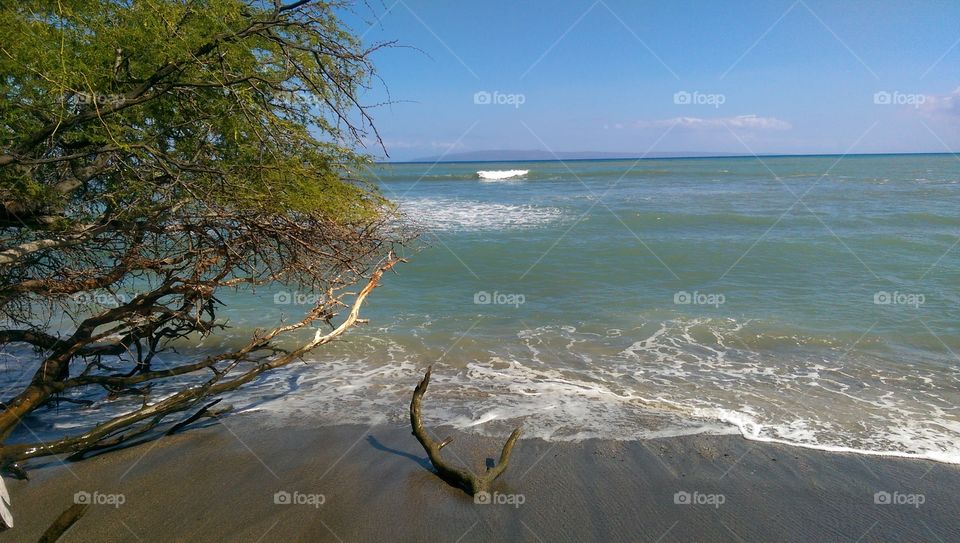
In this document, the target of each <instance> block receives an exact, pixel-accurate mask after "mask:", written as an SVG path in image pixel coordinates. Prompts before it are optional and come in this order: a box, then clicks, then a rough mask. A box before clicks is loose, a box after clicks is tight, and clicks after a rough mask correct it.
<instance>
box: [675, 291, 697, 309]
mask: <svg viewBox="0 0 960 543" xmlns="http://www.w3.org/2000/svg"><path fill="white" fill-rule="evenodd" d="M692 302H693V296H692V295H691V294H690V293H689V292H687V291H685V290H681V291H680V292H677V293H676V294H674V295H673V303H675V304H677V305H690V304H691V303H692Z"/></svg>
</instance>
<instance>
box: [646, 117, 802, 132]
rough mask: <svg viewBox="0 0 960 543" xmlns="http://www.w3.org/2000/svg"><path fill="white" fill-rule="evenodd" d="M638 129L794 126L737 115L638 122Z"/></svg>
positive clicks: (747, 128) (750, 128) (769, 128)
mask: <svg viewBox="0 0 960 543" xmlns="http://www.w3.org/2000/svg"><path fill="white" fill-rule="evenodd" d="M633 126H635V127H636V128H666V127H670V126H674V127H677V128H687V129H690V130H717V129H721V130H723V129H725V128H729V129H741V130H790V129H791V128H793V125H791V124H790V123H788V122H787V121H783V120H780V119H777V118H776V117H760V116H758V115H737V116H736V117H712V118H703V117H674V118H672V119H661V120H658V121H638V122H636V123H634V125H633Z"/></svg>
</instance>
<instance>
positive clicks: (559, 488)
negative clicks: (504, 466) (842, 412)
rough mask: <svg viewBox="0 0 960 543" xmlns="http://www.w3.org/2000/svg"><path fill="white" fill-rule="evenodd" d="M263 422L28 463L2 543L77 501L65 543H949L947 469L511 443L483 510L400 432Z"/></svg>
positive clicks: (774, 450) (704, 445) (241, 419)
mask: <svg viewBox="0 0 960 543" xmlns="http://www.w3.org/2000/svg"><path fill="white" fill-rule="evenodd" d="M272 422H273V421H270V420H269V419H267V418H265V417H258V416H254V415H253V414H248V415H242V416H233V417H228V418H226V419H225V420H223V421H219V422H210V423H208V424H207V425H206V426H205V427H203V428H193V429H190V430H187V431H185V432H182V433H180V434H177V435H174V436H171V437H167V438H162V439H160V440H157V441H152V442H149V443H144V444H140V445H135V446H132V447H129V448H127V449H123V450H119V451H113V452H110V453H106V454H101V455H99V456H95V457H92V458H90V459H87V460H84V461H81V462H75V463H66V464H63V463H60V462H59V461H58V460H56V459H45V460H44V459H41V460H40V461H39V462H34V463H32V464H30V465H29V466H28V467H30V468H32V469H31V470H30V471H29V473H30V476H31V479H32V480H31V481H15V480H10V479H7V486H8V489H9V491H10V494H11V498H12V502H13V504H12V505H13V512H14V516H15V519H16V527H15V528H14V529H13V530H8V531H6V532H4V533H2V534H0V541H29V540H36V539H37V538H38V537H39V535H40V534H41V533H42V532H43V530H44V529H45V528H46V527H47V526H48V525H49V524H50V523H51V522H52V521H53V519H54V518H56V516H57V515H58V514H59V513H60V512H61V511H63V510H64V509H66V508H67V507H68V506H69V505H71V504H72V503H73V501H74V495H75V493H77V492H86V493H88V494H89V495H90V496H91V497H92V498H91V499H92V501H94V502H99V503H95V504H94V505H92V506H91V507H90V509H89V511H88V513H87V515H86V516H85V517H84V518H82V519H81V520H80V521H79V522H78V523H77V524H76V525H75V526H74V527H73V528H72V529H71V530H70V531H69V532H67V533H66V534H65V536H64V537H63V539H62V541H140V540H142V541H221V540H229V541H307V540H309V541H383V540H388V541H394V540H396V541H421V540H427V539H428V538H429V540H438V541H448V540H449V541H458V540H459V541H464V542H466V541H489V540H494V539H496V540H509V541H582V540H605V541H628V540H629V541H691V540H697V541H773V540H777V541H810V540H827V541H847V540H849V541H857V540H859V541H888V540H909V541H927V540H929V541H956V540H960V525H958V523H957V522H956V518H958V516H960V498H958V497H957V495H956V490H955V489H956V488H957V487H958V484H960V466H956V465H951V464H944V463H938V462H933V461H927V460H914V459H903V458H895V457H878V456H863V455H857V454H851V453H831V452H823V451H818V450H813V449H804V448H798V447H795V446H791V445H780V444H772V443H763V442H757V441H749V440H747V439H744V438H743V437H741V436H739V435H725V436H715V435H693V436H682V437H669V438H656V439H650V440H645V441H611V440H600V439H591V440H586V441H581V442H547V441H543V440H540V439H523V438H521V440H520V441H519V442H518V444H517V446H516V449H515V451H514V454H513V458H512V460H511V465H510V467H509V469H508V470H507V471H506V472H505V473H504V475H503V476H502V477H501V478H500V479H499V480H498V481H497V482H496V483H495V484H494V486H493V489H492V490H493V492H494V493H493V494H492V496H491V501H492V502H494V503H491V504H476V503H474V500H473V499H472V498H471V497H469V496H467V495H466V494H464V493H463V492H462V491H460V490H457V489H454V488H452V487H449V486H448V485H446V484H445V483H443V482H442V481H440V479H439V478H437V477H436V476H435V475H434V474H433V473H431V472H430V471H429V464H428V463H427V461H426V455H425V453H424V451H423V450H422V449H421V448H420V446H419V444H418V443H417V442H416V440H415V439H414V438H413V436H411V435H410V431H409V427H407V426H400V425H377V426H372V427H369V426H360V425H341V426H327V427H318V428H307V427H305V426H303V425H302V424H298V425H295V426H277V425H275V424H271V423H272ZM427 424H428V427H430V426H431V424H430V422H428V423H427ZM435 429H436V430H437V434H442V435H444V436H446V435H453V436H454V437H455V440H454V442H453V443H452V444H451V445H450V446H449V447H448V448H445V449H444V455H445V458H447V459H448V460H450V461H451V462H456V463H457V464H460V465H467V464H469V467H470V468H471V469H482V466H483V464H484V461H485V459H487V458H493V457H496V456H497V455H498V454H499V448H500V446H501V445H502V439H505V437H506V436H505V435H504V436H503V438H499V439H498V438H486V437H480V436H476V435H472V434H464V433H462V432H458V431H456V430H449V429H448V428H443V427H435ZM448 430H449V431H448ZM278 493H281V494H279V495H278ZM282 493H286V494H282ZM884 493H886V494H884ZM121 496H122V498H121ZM278 496H279V497H278ZM885 500H886V501H888V502H889V503H883V502H884V501H885ZM277 501H280V502H281V503H275V502H277ZM284 501H286V502H289V503H283V502H284ZM118 502H122V503H118ZM878 502H879V503H878Z"/></svg>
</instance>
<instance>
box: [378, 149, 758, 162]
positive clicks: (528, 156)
mask: <svg viewBox="0 0 960 543" xmlns="http://www.w3.org/2000/svg"><path fill="white" fill-rule="evenodd" d="M640 156H644V157H645V158H691V157H722V156H751V155H749V154H747V153H721V152H675V153H648V154H646V155H644V154H643V153H636V154H631V153H609V152H599V151H563V152H558V153H551V152H550V151H544V150H541V149H529V150H507V149H502V150H490V151H469V152H465V153H448V154H446V155H436V156H427V157H420V158H415V159H413V160H403V161H397V162H496V161H503V162H519V161H524V160H597V159H616V158H623V159H635V158H637V157H640Z"/></svg>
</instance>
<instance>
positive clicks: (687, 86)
mask: <svg viewBox="0 0 960 543" xmlns="http://www.w3.org/2000/svg"><path fill="white" fill-rule="evenodd" d="M344 21H345V22H346V23H347V24H348V25H349V26H350V27H351V28H352V30H353V31H354V33H355V34H356V35H358V36H361V38H362V41H363V43H364V44H365V45H373V44H376V43H378V42H385V41H392V42H396V45H395V46H393V47H390V48H386V49H382V50H379V51H377V52H376V53H375V54H374V55H373V61H374V63H375V65H376V67H377V70H378V77H379V79H378V80H375V81H374V82H373V88H372V89H370V90H369V91H367V92H366V93H365V95H364V100H365V103H367V104H383V105H379V106H377V107H374V108H373V109H372V110H371V113H372V114H373V117H374V119H375V122H376V125H377V128H378V130H379V132H380V134H381V136H382V138H383V140H384V143H385V145H386V150H387V153H389V158H390V159H391V160H412V159H416V158H421V157H428V156H432V157H438V156H440V157H442V156H447V155H451V154H456V153H464V152H471V151H482V150H492V149H510V150H527V149H539V150H545V151H549V152H574V151H594V152H610V153H622V154H623V156H631V157H634V156H643V155H645V154H648V153H649V154H656V153H668V152H709V153H713V152H716V153H738V154H741V153H745V154H780V153H783V154H817V153H837V154H843V153H887V152H890V153H896V152H947V151H957V150H960V69H958V68H960V2H956V1H955V0H949V1H935V0H931V1H923V2H920V1H887V0H863V1H861V0H843V1H840V0H833V1H821V0H785V1H781V0H762V1H737V2H733V1H683V0H670V1H657V2H640V1H636V0H634V1H619V0H597V1H594V0H584V1H563V2H559V1H547V0H537V1H516V0H514V1H494V0H488V1H484V2H460V1H458V2H455V1H441V0H422V1H421V0H382V2H380V1H378V0H371V1H370V3H369V4H368V5H364V4H362V3H361V4H360V5H358V6H357V7H356V9H355V12H354V13H347V14H344ZM367 151H368V152H370V153H373V154H375V155H378V156H381V157H382V155H383V151H382V150H381V149H379V148H378V147H376V146H375V145H371V146H369V147H368V149H367Z"/></svg>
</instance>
